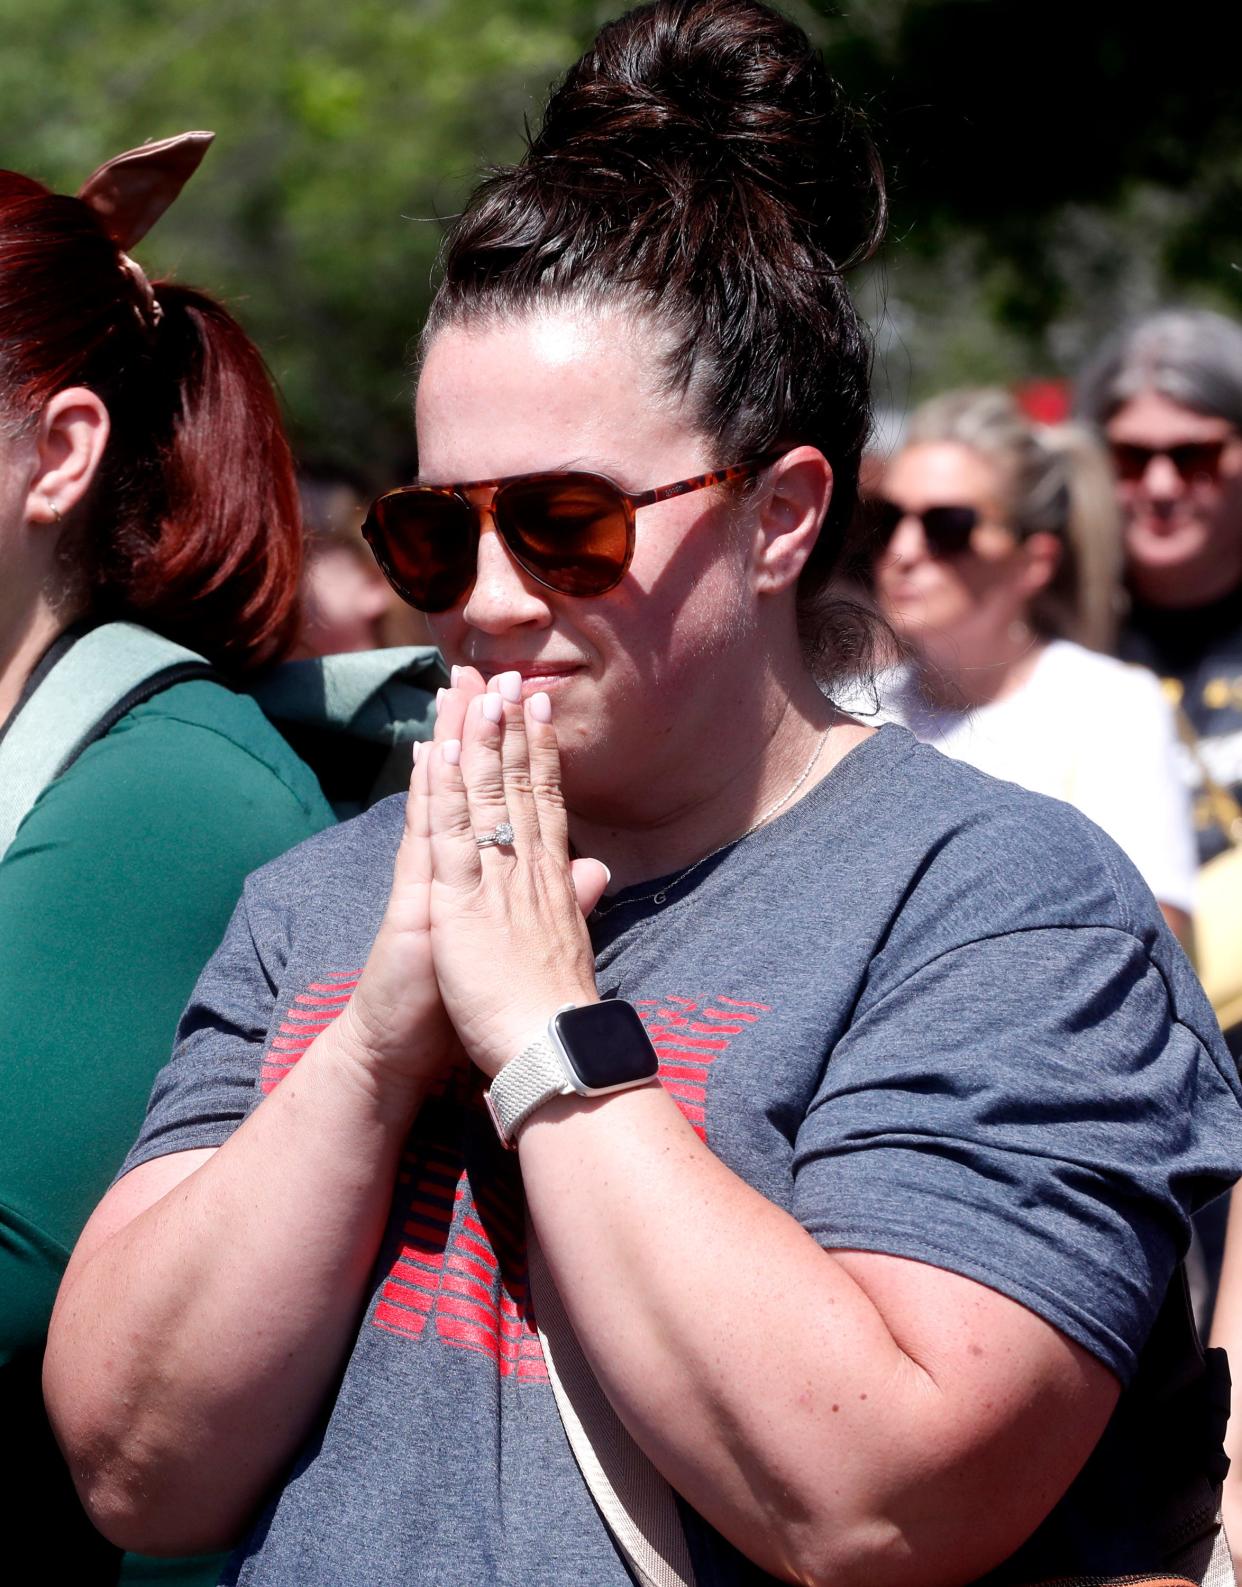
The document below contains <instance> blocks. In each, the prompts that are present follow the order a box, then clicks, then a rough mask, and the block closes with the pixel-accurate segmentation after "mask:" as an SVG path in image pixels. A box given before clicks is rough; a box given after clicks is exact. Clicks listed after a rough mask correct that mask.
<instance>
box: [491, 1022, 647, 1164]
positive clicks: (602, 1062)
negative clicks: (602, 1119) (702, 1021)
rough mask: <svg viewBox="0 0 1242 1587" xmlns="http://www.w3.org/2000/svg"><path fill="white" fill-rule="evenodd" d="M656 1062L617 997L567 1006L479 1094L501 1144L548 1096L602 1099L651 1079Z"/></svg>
mask: <svg viewBox="0 0 1242 1587" xmlns="http://www.w3.org/2000/svg"><path fill="white" fill-rule="evenodd" d="M659 1068H660V1063H659V1059H658V1058H657V1057H656V1051H655V1048H654V1047H653V1046H652V1045H651V1037H650V1036H648V1034H647V1029H646V1026H645V1025H644V1024H643V1022H642V1020H641V1019H640V1018H639V1015H638V1010H637V1009H636V1008H635V1007H634V1005H633V1004H632V1003H627V1002H625V1001H624V1000H623V999H622V998H618V997H610V998H605V999H604V1000H603V1001H602V1002H600V1003H581V1004H574V1003H566V1005H565V1006H564V1008H560V1009H558V1010H557V1011H556V1013H555V1014H553V1016H552V1018H551V1019H550V1020H549V1021H548V1028H547V1030H546V1031H544V1032H543V1034H542V1035H539V1036H537V1037H536V1038H535V1039H534V1041H532V1042H530V1043H528V1045H527V1046H525V1047H523V1048H522V1050H521V1052H520V1053H518V1055H517V1057H516V1058H510V1060H509V1062H508V1063H507V1064H505V1065H504V1066H503V1067H502V1068H501V1069H500V1071H499V1072H498V1073H497V1075H496V1077H495V1079H494V1080H493V1081H492V1083H491V1085H490V1086H489V1087H488V1089H487V1090H486V1091H485V1092H484V1093H483V1100H484V1101H485V1102H486V1103H487V1109H488V1112H489V1113H490V1114H491V1116H492V1123H493V1124H494V1125H495V1126H496V1133H497V1135H499V1136H500V1139H501V1141H502V1142H503V1144H504V1145H505V1146H508V1147H512V1146H514V1145H515V1144H516V1142H517V1133H518V1131H519V1130H520V1129H521V1127H522V1125H523V1124H525V1123H526V1120H527V1119H528V1118H529V1117H530V1116H531V1114H532V1113H534V1111H535V1110H536V1108H541V1107H542V1106H543V1104H544V1103H545V1102H550V1101H551V1100H552V1098H553V1097H568V1096H580V1097H602V1096H607V1095H608V1094H609V1092H612V1091H629V1090H631V1089H632V1088H633V1087H634V1086H643V1085H646V1084H647V1083H648V1081H650V1080H654V1079H655V1078H656V1075H657V1074H658V1073H659Z"/></svg>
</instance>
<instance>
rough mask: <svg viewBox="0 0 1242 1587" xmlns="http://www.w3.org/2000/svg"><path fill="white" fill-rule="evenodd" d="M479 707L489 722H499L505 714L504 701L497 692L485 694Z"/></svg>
mask: <svg viewBox="0 0 1242 1587" xmlns="http://www.w3.org/2000/svg"><path fill="white" fill-rule="evenodd" d="M480 709H481V710H482V712H483V715H484V716H485V717H486V719H487V720H488V721H489V722H499V721H500V719H501V717H502V716H503V715H504V714H505V702H504V701H503V700H502V699H501V698H500V696H499V695H498V694H485V695H484V696H483V704H482V706H481V707H480Z"/></svg>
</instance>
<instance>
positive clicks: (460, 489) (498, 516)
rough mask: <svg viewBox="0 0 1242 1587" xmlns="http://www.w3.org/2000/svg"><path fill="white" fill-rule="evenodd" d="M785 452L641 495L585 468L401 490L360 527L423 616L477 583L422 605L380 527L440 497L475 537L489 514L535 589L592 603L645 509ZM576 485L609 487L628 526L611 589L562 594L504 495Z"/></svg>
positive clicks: (727, 480) (379, 500)
mask: <svg viewBox="0 0 1242 1587" xmlns="http://www.w3.org/2000/svg"><path fill="white" fill-rule="evenodd" d="M787 450H788V448H781V449H780V450H778V451H773V452H765V453H763V454H762V455H761V456H759V457H754V458H749V459H747V461H746V462H744V463H734V464H731V465H730V466H729V467H727V468H716V469H712V470H711V471H710V472H708V473H706V474H695V475H693V476H692V477H691V478H689V479H679V480H674V481H673V482H672V483H671V484H668V485H656V486H655V487H654V488H653V489H651V490H644V491H640V492H638V493H637V494H635V495H631V494H629V493H628V492H627V491H624V490H622V488H621V486H620V485H618V484H617V482H616V480H614V479H609V477H608V476H607V475H606V474H594V473H590V472H588V471H586V470H583V469H578V470H574V469H564V470H553V471H549V472H547V473H536V474H509V475H506V476H504V477H503V478H500V479H476V480H470V481H469V482H468V483H466V484H460V485H423V484H419V485H401V486H398V487H397V488H396V489H395V490H390V491H385V492H384V494H383V495H382V496H378V497H376V499H375V501H374V502H372V504H371V508H370V511H369V512H368V513H367V517H366V521H365V523H364V524H363V526H362V533H363V535H364V537H365V538H366V541H367V544H368V545H369V546H370V547H371V551H372V553H373V555H374V557H375V560H376V561H377V562H378V563H379V565H380V568H381V569H382V571H383V573H384V576H385V577H386V578H387V580H388V582H389V583H390V584H391V585H392V587H393V589H394V590H396V592H397V594H398V595H400V596H401V598H402V600H404V601H406V602H408V603H409V604H410V605H411V606H414V607H415V608H416V609H417V610H419V611H431V612H436V611H447V610H448V609H449V608H450V607H451V606H453V605H456V603H457V601H458V600H461V599H462V597H463V596H465V595H466V594H467V593H468V592H469V591H470V590H471V589H472V588H473V586H474V578H473V576H472V577H471V578H469V579H468V580H466V581H465V582H464V583H463V585H462V588H461V589H460V591H459V592H458V593H457V595H456V596H455V598H454V599H453V600H452V601H450V602H448V603H447V604H439V605H435V606H427V605H423V604H421V603H420V602H419V601H418V600H416V599H415V598H414V597H413V596H412V594H411V592H410V590H409V588H407V587H406V584H405V580H404V579H403V578H402V576H401V573H400V571H399V570H398V569H397V568H396V567H395V565H394V564H393V562H392V559H391V558H390V557H389V556H388V554H387V551H386V547H385V530H384V529H383V528H382V522H381V521H382V517H383V513H384V508H385V506H386V504H388V503H391V502H394V501H397V500H401V499H409V498H411V497H427V496H437V497H441V498H447V499H450V500H456V501H458V502H460V503H461V505H462V507H463V508H464V509H465V511H466V513H468V514H469V515H470V518H471V519H473V521H474V524H475V526H476V533H477V525H478V523H479V521H480V520H481V519H482V518H483V516H484V515H485V514H486V515H490V517H491V519H492V522H493V524H494V525H495V527H496V532H497V534H498V535H499V536H500V538H501V540H502V541H503V542H504V545H505V548H506V550H507V551H508V552H509V554H510V556H512V558H513V560H514V561H515V562H516V563H517V564H518V566H519V567H520V568H521V569H522V571H523V572H524V573H525V574H526V575H527V576H528V577H529V578H531V579H533V580H534V582H535V583H536V584H540V585H542V586H543V587H544V588H545V589H550V590H555V591H556V592H557V593H558V594H561V595H575V596H576V597H577V598H578V599H583V600H591V599H594V598H595V597H596V596H598V595H606V594H607V593H608V592H609V590H613V589H615V588H616V587H617V585H618V584H619V583H620V582H621V580H622V579H623V578H624V577H625V574H626V570H627V569H628V568H629V565H630V562H631V561H632V559H633V556H634V519H635V514H636V513H637V512H638V510H639V509H640V508H641V507H651V506H654V505H655V504H656V503H657V502H661V501H670V500H672V498H673V497H675V496H687V495H689V494H690V493H691V492H692V491H696V490H706V489H708V487H709V486H712V485H727V484H733V483H735V482H736V481H738V480H743V479H749V478H750V477H751V476H752V475H754V474H757V473H758V472H759V471H760V470H761V469H763V468H767V467H768V465H769V464H771V463H774V462H776V460H777V459H778V458H780V457H783V456H784V455H785V452H786V451H787ZM575 480H583V481H588V482H589V483H590V484H591V485H592V486H594V487H599V486H601V485H602V486H604V487H606V489H607V490H608V492H609V493H610V494H611V495H612V497H613V498H614V499H615V501H616V504H617V506H618V508H619V509H620V510H621V512H622V514H623V516H624V522H625V556H624V559H623V560H622V561H621V562H620V563H619V564H615V565H614V566H613V576H612V578H611V579H610V581H609V582H608V583H607V584H604V585H602V586H600V587H599V588H595V589H591V590H589V591H586V592H579V591H575V590H572V589H570V590H565V589H562V588H561V587H560V585H558V584H556V583H554V582H553V581H552V580H551V579H549V578H548V577H546V576H545V573H546V570H541V569H539V568H537V567H531V566H530V564H529V562H528V560H527V558H528V557H529V556H530V551H529V549H528V548H527V547H525V546H524V545H523V543H522V540H521V537H520V533H519V532H518V531H517V530H516V529H515V528H514V527H513V526H512V525H511V524H508V523H506V521H505V519H504V516H503V495H504V492H505V491H506V489H507V488H508V487H511V486H514V485H523V486H528V485H552V484H556V483H558V482H562V481H567V482H570V481H575ZM479 491H488V492H490V493H491V494H490V496H489V499H488V500H487V501H486V502H485V503H478V502H474V501H471V500H470V495H471V493H475V492H479ZM467 521H469V520H467V519H465V518H463V522H467ZM477 550H478V548H477V543H476V545H475V547H474V558H475V560H476V562H477ZM476 571H477V568H476Z"/></svg>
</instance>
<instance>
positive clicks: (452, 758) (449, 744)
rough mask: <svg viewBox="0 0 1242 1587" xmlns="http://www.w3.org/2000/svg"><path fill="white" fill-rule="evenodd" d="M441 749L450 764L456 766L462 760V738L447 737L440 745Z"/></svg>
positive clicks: (446, 761)
mask: <svg viewBox="0 0 1242 1587" xmlns="http://www.w3.org/2000/svg"><path fill="white" fill-rule="evenodd" d="M440 750H441V753H442V754H443V756H444V759H445V763H446V764H447V765H449V766H456V765H457V764H458V763H459V762H460V760H461V739H459V738H446V739H445V740H444V742H443V744H441V745H440Z"/></svg>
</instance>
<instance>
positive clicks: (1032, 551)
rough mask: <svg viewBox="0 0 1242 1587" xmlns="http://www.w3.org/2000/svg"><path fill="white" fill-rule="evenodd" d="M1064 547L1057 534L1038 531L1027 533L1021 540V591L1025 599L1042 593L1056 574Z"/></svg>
mask: <svg viewBox="0 0 1242 1587" xmlns="http://www.w3.org/2000/svg"><path fill="white" fill-rule="evenodd" d="M1064 554H1065V548H1064V546H1063V545H1062V544H1061V539H1060V536H1059V535H1054V534H1047V533H1045V532H1044V531H1042V530H1041V531H1040V532H1039V533H1038V534H1033V535H1027V537H1026V539H1025V540H1023V541H1022V557H1023V568H1022V581H1021V582H1022V593H1023V594H1024V595H1025V596H1026V598H1027V600H1033V599H1034V598H1035V596H1037V595H1040V594H1042V592H1043V591H1044V590H1046V589H1047V588H1048V586H1049V585H1050V584H1051V583H1052V581H1053V579H1055V578H1056V576H1057V569H1058V568H1059V567H1060V566H1061V558H1062V556H1064Z"/></svg>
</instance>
